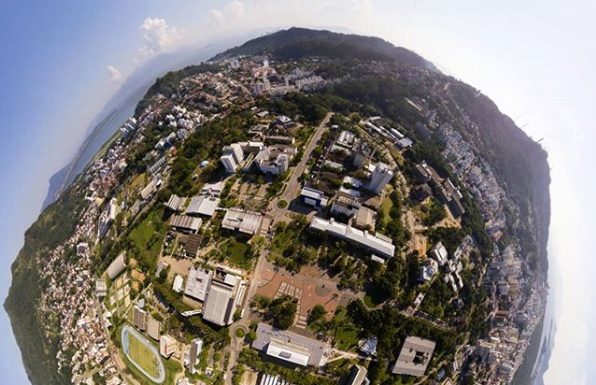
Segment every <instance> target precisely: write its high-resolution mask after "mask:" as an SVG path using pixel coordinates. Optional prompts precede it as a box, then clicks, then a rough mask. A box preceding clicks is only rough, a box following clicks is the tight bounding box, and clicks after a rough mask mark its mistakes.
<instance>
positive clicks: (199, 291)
mask: <svg viewBox="0 0 596 385" xmlns="http://www.w3.org/2000/svg"><path fill="white" fill-rule="evenodd" d="M212 277H213V272H212V271H209V270H204V269H193V268H191V269H190V271H189V272H188V278H187V279H186V289H185V290H184V294H185V295H187V296H189V297H192V298H195V299H197V300H199V301H204V300H205V297H206V296H207V290H208V289H209V284H210V283H211V278H212Z"/></svg>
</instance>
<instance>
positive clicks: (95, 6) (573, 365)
mask: <svg viewBox="0 0 596 385" xmlns="http://www.w3.org/2000/svg"><path fill="white" fill-rule="evenodd" d="M291 25H297V26H310V27H321V26H322V27H334V28H339V29H342V30H351V31H354V32H358V33H362V34H368V35H377V36H380V37H383V38H385V39H387V40H389V41H391V42H393V43H395V44H397V45H402V46H405V47H407V48H411V49H414V50H415V51H417V52H418V53H420V54H422V55H423V56H425V57H426V58H428V59H429V60H431V61H433V62H434V63H435V64H436V65H438V66H439V67H440V68H441V69H442V70H443V71H445V72H447V73H449V74H451V75H453V76H456V77H458V78H461V79H462V80H464V81H466V82H468V83H470V84H472V85H474V86H476V87H478V88H480V89H481V90H482V91H483V92H484V93H486V94H487V95H489V96H490V97H491V98H492V99H493V100H495V102H496V103H497V104H498V105H499V107H500V108H501V110H502V111H504V112H505V113H507V114H509V115H510V116H511V117H512V118H513V119H514V120H516V122H518V124H519V125H523V126H524V130H526V131H527V132H528V133H529V134H530V135H531V136H533V137H534V138H536V139H539V138H544V142H543V143H544V145H545V146H546V148H547V150H548V151H549V153H550V163H551V168H552V177H553V186H552V198H553V218H552V219H553V225H552V229H551V243H550V245H549V247H550V250H551V254H552V261H553V265H556V266H557V268H558V269H557V274H556V275H557V277H558V279H557V280H558V285H557V286H556V292H557V298H558V308H559V311H558V326H559V332H558V334H557V339H556V348H555V351H554V354H553V359H552V362H551V370H549V372H548V373H547V376H546V379H547V384H549V385H550V384H552V385H558V384H563V383H564V384H568V385H575V384H593V383H596V372H595V371H594V369H593V368H592V365H590V363H589V359H588V358H589V357H591V356H593V355H594V353H596V332H595V331H594V330H593V328H590V326H591V325H592V324H594V321H595V320H596V309H595V308H594V304H593V303H594V301H591V300H586V294H587V293H588V294H589V293H592V292H594V291H595V289H596V283H595V282H594V280H593V279H591V278H592V277H593V275H594V273H596V258H594V257H596V255H594V248H590V247H589V244H590V240H591V238H592V237H591V233H590V229H593V228H595V226H594V219H593V218H594V215H595V214H596V203H595V202H596V201H595V200H594V199H593V198H592V197H593V196H595V195H596V191H595V190H596V186H595V182H594V181H593V180H592V178H590V177H591V176H592V175H593V170H592V167H593V166H594V165H596V152H594V151H593V150H592V143H594V140H595V139H596V134H595V132H594V130H592V126H593V123H592V119H593V117H592V114H591V111H592V110H593V90H592V89H593V87H594V85H595V84H596V56H595V55H594V54H593V50H592V48H593V42H594V41H596V5H595V4H594V2H593V1H582V0H574V1H571V2H561V1H552V0H543V1H535V0H530V1H514V0H502V1H498V2H491V3H490V4H489V3H488V2H478V1H472V0H460V1H457V2H446V1H444V0H403V1H401V0H400V1H388V0H387V1H378V0H349V1H339V0H319V1H315V0H302V1H286V2H283V3H282V2H271V1H262V0H246V1H239V0H236V1H227V0H226V1H219V2H215V1H199V0H169V1H160V0H145V1H140V0H135V1H133V0H121V1H112V0H110V1H107V0H106V1H96V2H91V1H75V0H71V1H63V0H57V1H52V2H46V1H35V2H34V1H31V0H0V47H1V49H2V60H1V61H0V116H1V117H2V120H1V123H0V133H1V134H2V140H1V141H0V180H1V181H2V184H1V185H0V186H1V187H0V213H2V214H3V215H2V216H1V217H0V237H1V239H0V297H4V296H5V295H6V292H7V287H8V282H10V278H9V265H10V263H11V261H12V259H13V257H14V256H15V255H16V253H17V252H18V250H19V248H20V247H21V244H22V234H23V232H24V230H25V229H26V228H27V227H28V225H29V224H30V223H31V222H32V221H33V220H34V219H35V217H36V216H37V214H38V211H39V208H40V206H41V203H42V200H43V198H44V196H45V192H46V189H47V180H48V178H49V177H50V175H51V174H53V173H54V172H55V171H57V170H58V169H59V168H61V167H62V166H63V165H64V164H65V163H66V162H67V161H68V160H69V159H70V157H71V156H72V155H73V154H74V152H75V151H76V149H77V148H78V146H79V144H80V143H81V142H82V140H83V138H84V134H85V132H86V129H87V127H88V124H89V122H90V121H91V120H92V119H93V118H94V117H95V115H96V114H97V112H98V111H99V110H100V109H101V107H102V106H103V103H105V102H106V101H107V99H108V98H109V97H110V96H111V95H112V94H113V93H114V92H115V91H116V90H117V89H118V87H119V85H120V84H121V83H122V81H123V80H124V79H126V77H127V76H128V75H130V74H132V73H133V72H134V71H135V70H136V69H137V68H138V67H139V66H140V65H141V64H142V63H143V62H144V61H146V60H148V59H150V58H151V57H152V56H154V55H157V54H159V53H162V52H170V51H172V50H175V49H176V48H177V47H180V46H182V45H184V44H189V43H197V42H203V43H207V42H209V41H210V40H212V39H214V38H216V37H219V36H222V35H226V34H232V33H238V32H242V31H246V30H254V29H262V28H265V29H270V30H274V29H276V28H278V27H284V26H291ZM0 334H1V335H2V341H3V342H4V341H7V340H9V341H12V337H8V338H6V337H5V336H6V335H7V334H9V331H8V326H7V321H6V317H5V316H4V314H2V315H1V316H0ZM0 358H1V359H0V371H1V372H2V373H3V376H6V375H9V376H12V377H11V378H6V377H4V378H3V380H5V379H6V380H7V383H10V384H24V383H26V379H25V377H24V374H23V371H22V370H20V371H18V370H16V369H15V368H17V367H18V362H19V357H18V354H17V353H16V347H15V346H14V343H12V342H11V343H8V344H7V343H3V344H0Z"/></svg>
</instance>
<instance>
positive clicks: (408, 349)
mask: <svg viewBox="0 0 596 385" xmlns="http://www.w3.org/2000/svg"><path fill="white" fill-rule="evenodd" d="M435 346H436V343H435V342H434V341H430V340H425V339H422V338H420V337H415V336H410V337H407V338H406V340H405V341H404V344H403V346H402V348H401V351H400V353H399V357H398V358H397V361H395V365H393V370H392V372H393V374H402V375H408V376H414V377H421V376H423V375H424V373H425V372H426V368H427V367H428V364H429V363H430V360H431V358H432V356H433V352H434V351H435Z"/></svg>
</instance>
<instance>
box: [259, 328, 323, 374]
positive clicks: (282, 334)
mask: <svg viewBox="0 0 596 385" xmlns="http://www.w3.org/2000/svg"><path fill="white" fill-rule="evenodd" d="M271 342H273V345H274V346H279V345H280V344H282V345H283V346H284V347H285V348H286V349H288V347H291V349H292V351H293V352H295V353H296V354H297V353H300V354H304V355H306V354H308V362H307V364H308V365H312V366H317V367H318V366H323V365H325V364H326V363H327V355H328V353H329V352H331V345H329V344H327V343H325V342H321V341H318V340H315V339H312V338H308V337H305V336H302V335H300V334H297V333H293V332H289V331H287V330H280V329H277V328H274V327H273V326H271V325H268V324H266V323H263V322H261V323H259V325H258V326H257V338H256V339H255V340H254V341H253V342H252V345H251V346H252V348H253V349H256V350H259V351H262V352H265V353H267V350H268V349H269V345H270V343H271ZM272 352H273V350H272ZM286 356H287V355H286ZM279 358H281V357H279ZM282 359H283V358H282ZM286 361H287V359H286Z"/></svg>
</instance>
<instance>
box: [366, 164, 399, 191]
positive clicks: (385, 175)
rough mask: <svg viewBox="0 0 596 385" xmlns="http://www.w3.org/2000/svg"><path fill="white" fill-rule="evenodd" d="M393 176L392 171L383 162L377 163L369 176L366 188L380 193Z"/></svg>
mask: <svg viewBox="0 0 596 385" xmlns="http://www.w3.org/2000/svg"><path fill="white" fill-rule="evenodd" d="M392 178H393V171H391V169H390V168H389V166H387V165H386V164H385V163H381V162H379V163H377V164H376V166H375V169H374V170H373V172H372V175H371V176H370V182H369V183H368V189H369V190H370V191H372V192H374V193H375V194H380V193H381V191H383V189H384V188H385V186H386V185H387V183H389V182H390V181H391V179H392Z"/></svg>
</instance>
